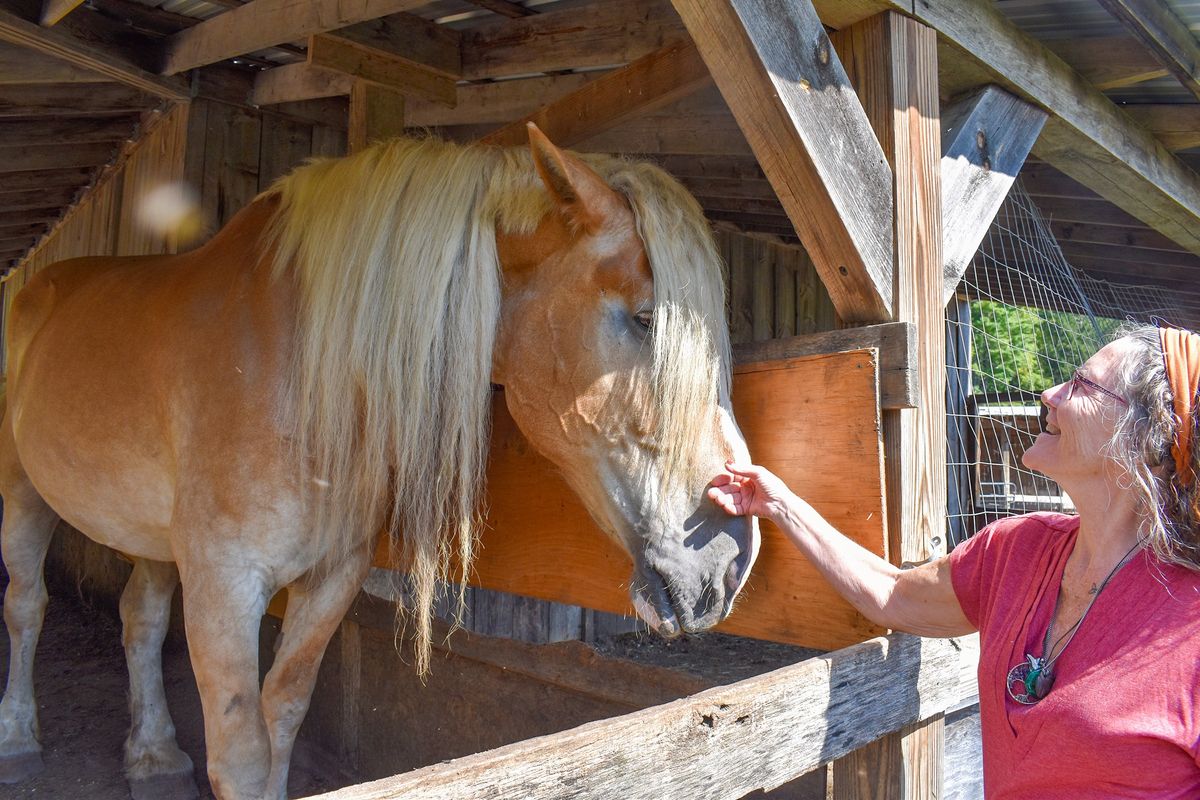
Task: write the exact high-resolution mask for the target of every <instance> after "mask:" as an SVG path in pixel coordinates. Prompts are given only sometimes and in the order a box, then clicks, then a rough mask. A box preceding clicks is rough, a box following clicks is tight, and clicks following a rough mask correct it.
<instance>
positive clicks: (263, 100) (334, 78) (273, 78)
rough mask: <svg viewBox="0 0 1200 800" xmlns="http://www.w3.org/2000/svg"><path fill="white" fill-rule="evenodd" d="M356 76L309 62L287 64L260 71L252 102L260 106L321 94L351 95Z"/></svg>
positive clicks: (331, 95)
mask: <svg viewBox="0 0 1200 800" xmlns="http://www.w3.org/2000/svg"><path fill="white" fill-rule="evenodd" d="M352 86H354V76H353V75H346V74H345V73H342V72H334V71H332V70H328V69H320V68H319V67H314V66H312V65H311V64H308V63H307V62H301V63H299V64H285V65H283V66H281V67H275V68H274V69H267V70H263V71H262V72H260V73H259V74H258V75H257V76H256V77H255V79H254V89H253V91H252V92H251V94H250V102H251V103H253V104H254V105H256V106H269V105H274V104H276V103H294V102H299V101H302V100H315V99H317V98H320V97H338V96H349V94H350V89H351V87H352Z"/></svg>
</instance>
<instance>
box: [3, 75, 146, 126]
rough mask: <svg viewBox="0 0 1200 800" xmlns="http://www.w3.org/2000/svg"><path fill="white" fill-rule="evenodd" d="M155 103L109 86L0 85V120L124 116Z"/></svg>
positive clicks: (126, 89)
mask: <svg viewBox="0 0 1200 800" xmlns="http://www.w3.org/2000/svg"><path fill="white" fill-rule="evenodd" d="M157 103H158V99H157V98H155V97H150V96H148V95H145V94H142V93H141V92H139V91H137V90H136V89H132V88H130V87H128V86H121V85H119V84H112V83H96V84H84V85H81V84H29V85H16V86H5V85H0V119H6V118H12V117H98V116H105V115H116V114H122V115H124V114H132V113H137V112H141V111H145V110H147V109H149V108H153V107H154V106H155V105H156V104H157Z"/></svg>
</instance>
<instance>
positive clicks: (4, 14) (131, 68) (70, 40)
mask: <svg viewBox="0 0 1200 800" xmlns="http://www.w3.org/2000/svg"><path fill="white" fill-rule="evenodd" d="M0 40H3V41H6V42H11V43H13V44H16V45H20V46H22V47H27V48H29V49H31V50H35V51H37V52H39V53H42V54H45V55H48V56H53V57H55V58H59V59H62V60H63V61H66V62H68V63H70V64H74V65H75V66H77V67H82V68H84V69H88V70H91V71H93V72H97V73H99V74H101V75H104V76H106V77H108V78H109V79H111V80H114V81H117V82H118V83H121V84H124V85H126V86H129V87H132V88H134V89H137V90H139V91H142V92H146V93H147V94H151V95H154V96H156V97H163V98H166V99H168V100H186V99H188V98H189V97H190V96H191V92H190V90H189V88H188V85H187V83H186V82H185V81H183V80H180V79H178V78H165V77H162V76H160V75H154V74H153V73H150V72H147V71H146V70H144V69H142V68H140V67H138V66H135V65H134V64H133V62H132V59H130V58H128V57H127V56H126V54H125V53H122V52H120V51H116V50H115V49H114V48H111V47H104V46H101V45H99V44H96V43H91V42H83V41H80V40H78V39H76V38H75V37H74V36H72V35H70V34H69V33H67V32H65V31H61V30H59V29H57V28H43V27H40V26H38V25H35V24H33V23H32V22H28V21H26V20H24V19H22V18H21V17H19V16H17V15H16V14H14V13H12V12H11V11H9V10H7V9H5V8H0Z"/></svg>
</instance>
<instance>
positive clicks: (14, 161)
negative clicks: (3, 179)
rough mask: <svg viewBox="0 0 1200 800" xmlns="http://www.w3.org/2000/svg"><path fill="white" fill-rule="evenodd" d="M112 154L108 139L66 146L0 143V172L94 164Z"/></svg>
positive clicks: (92, 165)
mask: <svg viewBox="0 0 1200 800" xmlns="http://www.w3.org/2000/svg"><path fill="white" fill-rule="evenodd" d="M116 153H117V148H116V146H115V144H114V143H112V142H93V143H91V144H77V145H71V146H69V147H60V146H58V145H56V144H39V145H16V146H0V173H7V172H32V171H36V170H44V169H61V168H64V167H97V166H100V165H101V164H106V163H108V162H109V161H110V160H112V158H113V157H114V156H115V155H116ZM44 205H53V203H45V204H44Z"/></svg>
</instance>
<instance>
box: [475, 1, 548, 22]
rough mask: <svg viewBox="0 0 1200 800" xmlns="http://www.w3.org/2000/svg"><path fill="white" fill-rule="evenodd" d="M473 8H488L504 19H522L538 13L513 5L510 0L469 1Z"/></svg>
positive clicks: (535, 10)
mask: <svg viewBox="0 0 1200 800" xmlns="http://www.w3.org/2000/svg"><path fill="white" fill-rule="evenodd" d="M467 2H469V3H470V4H471V5H473V6H479V7H480V8H486V9H487V10H488V11H491V12H493V13H496V14H499V15H500V16H502V17H508V18H509V19H520V18H521V17H531V16H533V15H534V14H536V13H538V12H537V9H536V8H530V7H529V6H523V5H521V4H520V3H513V2H510V0H467Z"/></svg>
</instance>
